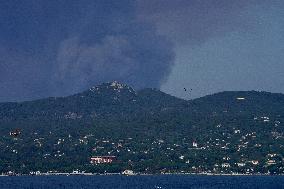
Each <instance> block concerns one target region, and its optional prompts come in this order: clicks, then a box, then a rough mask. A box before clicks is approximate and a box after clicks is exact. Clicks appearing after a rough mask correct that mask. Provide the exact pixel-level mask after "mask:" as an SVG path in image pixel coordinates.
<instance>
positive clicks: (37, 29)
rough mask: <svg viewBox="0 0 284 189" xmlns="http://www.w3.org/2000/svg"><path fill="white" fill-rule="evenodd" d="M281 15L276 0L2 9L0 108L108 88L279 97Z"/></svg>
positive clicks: (30, 3) (29, 0) (283, 38)
mask: <svg viewBox="0 0 284 189" xmlns="http://www.w3.org/2000/svg"><path fill="white" fill-rule="evenodd" d="M283 10H284V1H282V0H271V1H269V0H255V1H254V0H239V1H234V0H208V1H201V0H121V1H116V0H104V1H101V0H82V1H76V0H57V1H56V0H50V1H44V0H23V1H22V0H21V1H20V0H14V1H3V2H1V3H0V27H1V29H0V101H18V100H30V99H36V98H41V97H47V96H61V95H68V94H73V93H76V92H79V91H82V90H84V89H87V88H89V87H91V86H93V85H96V84H99V83H102V82H108V81H112V80H118V81H121V82H124V83H127V84H129V85H131V86H133V87H134V88H137V89H139V88H144V87H155V88H160V89H161V90H162V91H164V92H166V93H170V94H172V95H174V96H178V97H182V98H186V99H190V98H196V97H200V96H204V95H206V94H212V93H215V92H220V91H227V90H264V91H270V92H280V93H284V62H283V60H284V11H283ZM184 88H187V89H189V90H187V91H184ZM190 89H192V90H190ZM189 91H190V92H189Z"/></svg>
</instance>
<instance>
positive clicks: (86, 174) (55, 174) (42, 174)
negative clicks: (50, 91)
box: [0, 173, 284, 177]
mask: <svg viewBox="0 0 284 189" xmlns="http://www.w3.org/2000/svg"><path fill="white" fill-rule="evenodd" d="M110 175H119V176H162V175H188V176H284V174H241V173H233V174H229V173H133V174H122V173H104V174H100V173H38V174H17V173H16V174H1V175H0V177H10V176H110Z"/></svg>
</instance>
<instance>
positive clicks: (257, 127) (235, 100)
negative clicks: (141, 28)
mask: <svg viewBox="0 0 284 189" xmlns="http://www.w3.org/2000/svg"><path fill="white" fill-rule="evenodd" d="M283 105H284V95H283V94H273V93H268V92H256V91H240V92H222V93H218V94H213V95H208V96H205V97H202V98H198V99H194V100H189V101H186V100H182V99H178V98H176V97H173V96H170V95H168V94H165V93H163V92H161V91H159V90H157V89H143V90H140V91H135V90H134V89H133V88H131V87H129V86H127V85H125V84H121V83H118V82H112V83H104V84H101V85H98V86H95V87H92V88H90V89H89V90H87V91H84V92H82V93H79V94H75V95H72V96H67V97H60V98H54V97H51V98H46V99H41V100H35V101H28V102H19V103H0V136H1V139H0V172H4V173H6V172H8V171H13V172H17V173H29V172H34V171H41V172H48V171H52V172H72V171H73V170H81V171H83V170H84V171H87V172H95V173H101V172H103V173H104V172H121V171H123V170H125V169H132V170H134V171H136V172H141V173H161V172H197V173H201V172H207V173H271V174H282V173H283V168H284V165H283V154H284V150H283V148H284V146H283V145H284V138H283V132H284V127H283V126H284V125H283V122H284V118H283V116H284V106H283ZM92 156H115V157H116V158H115V161H114V162H113V163H111V164H97V165H94V164H91V163H90V158H91V157H92Z"/></svg>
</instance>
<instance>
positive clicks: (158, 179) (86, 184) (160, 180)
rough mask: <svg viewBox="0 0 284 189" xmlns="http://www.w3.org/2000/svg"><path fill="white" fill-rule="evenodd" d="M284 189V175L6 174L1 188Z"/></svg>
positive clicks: (0, 184)
mask: <svg viewBox="0 0 284 189" xmlns="http://www.w3.org/2000/svg"><path fill="white" fill-rule="evenodd" d="M22 188H23V189H104V188H110V189H112V188H113V189H128V188H129V189H140V188H141V189H142V188H143V189H170V188H178V189H209V188H210V189H223V188H224V189H225V188H226V189H239V188H240V189H246V188H247V189H254V188H265V189H281V188H283V189H284V176H200V175H198V176H197V175H136V176H122V175H104V176H98V175H97V176H83V175H81V176H78V175H76V176H5V177H4V176H3V177H0V189H22Z"/></svg>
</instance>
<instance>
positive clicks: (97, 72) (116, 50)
mask: <svg viewBox="0 0 284 189" xmlns="http://www.w3.org/2000/svg"><path fill="white" fill-rule="evenodd" d="M140 26H141V24H140ZM146 26H147V25H146ZM140 28H141V27H140ZM141 29H142V30H139V31H138V30H136V31H133V32H132V33H129V34H127V35H124V34H123V33H119V34H118V35H107V36H104V37H103V38H102V39H101V40H100V42H98V43H92V44H84V43H82V42H81V41H80V38H79V37H71V38H68V39H66V40H63V41H62V42H61V43H60V45H59V49H58V53H57V57H56V66H55V68H54V73H55V75H54V83H55V84H56V86H55V89H56V90H57V91H58V92H59V93H63V94H70V93H74V92H78V91H81V90H83V89H86V88H87V87H90V86H91V85H94V84H98V83H102V82H108V81H113V80H117V81H120V82H124V83H126V84H129V85H131V86H133V87H134V88H138V89H139V88H145V87H155V88H159V87H160V85H161V84H162V83H163V82H164V81H165V80H166V78H167V76H168V74H169V72H170V70H171V67H172V65H173V63H174V52H173V45H172V44H171V43H170V42H169V41H168V40H167V39H166V38H165V37H162V36H159V35H157V34H156V31H155V30H154V29H152V28H148V27H145V28H143V27H142V28H141ZM143 29H144V30H143Z"/></svg>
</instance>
